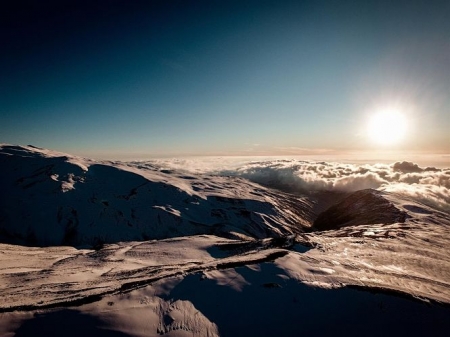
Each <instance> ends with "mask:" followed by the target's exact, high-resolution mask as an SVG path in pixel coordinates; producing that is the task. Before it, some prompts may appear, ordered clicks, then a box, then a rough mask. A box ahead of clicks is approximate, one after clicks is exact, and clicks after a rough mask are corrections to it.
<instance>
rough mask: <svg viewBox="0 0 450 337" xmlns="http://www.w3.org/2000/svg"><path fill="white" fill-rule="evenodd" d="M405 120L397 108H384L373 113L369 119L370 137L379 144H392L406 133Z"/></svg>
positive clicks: (397, 141)
mask: <svg viewBox="0 0 450 337" xmlns="http://www.w3.org/2000/svg"><path fill="white" fill-rule="evenodd" d="M406 129H407V121H406V118H405V116H404V115H403V114H402V113H400V112H399V111H397V110H384V111H380V112H378V113H376V114H375V115H373V116H372V117H371V118H370V120H369V125H368V134H369V137H370V139H371V140H372V141H373V142H375V143H376V144H379V145H394V144H397V143H399V142H400V141H401V140H402V139H403V138H404V137H405V135H406Z"/></svg>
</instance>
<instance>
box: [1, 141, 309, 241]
mask: <svg viewBox="0 0 450 337" xmlns="http://www.w3.org/2000/svg"><path fill="white" fill-rule="evenodd" d="M0 165H1V168H2V174H1V176H0V184H1V186H2V202H1V205H0V223H1V225H0V235H1V238H2V241H3V242H8V243H18V244H26V245H75V246H82V245H88V246H89V245H91V246H92V245H97V244H99V243H112V242H118V241H137V240H150V239H164V238H171V237H179V236H186V235H197V234H215V235H219V236H225V237H233V238H256V239H261V238H266V237H280V236H286V235H290V234H295V233H301V232H303V231H304V230H305V228H308V227H310V225H311V221H312V217H313V213H312V209H311V208H312V203H311V202H309V201H308V200H306V199H305V198H301V197H298V196H293V195H290V194H285V193H280V192H275V191H273V190H270V189H268V188H265V187H262V186H260V185H257V184H254V183H251V182H249V181H246V180H244V179H242V178H236V177H219V176H214V177H213V176H206V175H199V176H193V175H184V174H177V173H176V172H169V171H167V170H162V169H158V168H157V167H152V166H149V165H146V166H145V167H136V166H130V165H127V164H126V163H112V162H94V161H92V160H86V159H82V158H77V157H74V156H70V155H67V154H63V153H57V152H52V151H48V150H44V149H39V148H36V147H32V146H25V147H20V146H9V145H3V146H1V147H0Z"/></svg>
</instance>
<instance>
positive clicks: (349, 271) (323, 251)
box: [0, 145, 450, 336]
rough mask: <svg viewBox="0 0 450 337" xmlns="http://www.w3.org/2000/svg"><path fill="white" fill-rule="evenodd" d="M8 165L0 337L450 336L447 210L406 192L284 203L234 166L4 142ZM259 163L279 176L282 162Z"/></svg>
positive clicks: (363, 192) (318, 196) (293, 197)
mask: <svg viewBox="0 0 450 337" xmlns="http://www.w3.org/2000/svg"><path fill="white" fill-rule="evenodd" d="M0 163H1V166H0V167H1V170H2V172H1V175H0V184H1V185H0V186H2V191H1V199H0V200H1V204H0V230H1V236H0V239H1V241H2V243H0V294H1V298H2V301H1V303H0V336H13V335H14V334H16V336H30V335H33V333H35V331H36V329H41V332H42V333H44V334H46V335H49V336H50V335H59V334H60V333H61V331H62V329H66V327H68V326H69V327H70V328H69V329H68V330H67V331H65V332H64V334H65V335H68V336H77V335H81V334H85V335H86V334H87V335H94V334H95V335H99V336H158V335H165V336H192V335H195V336H248V335H260V336H276V335H283V336H295V335H298V334H299V333H304V334H308V335H310V334H317V335H345V336H359V335H361V331H364V334H365V335H368V336H379V335H385V334H391V335H392V334H394V333H395V334H399V335H405V334H407V335H409V336H423V335H434V336H446V335H447V333H448V329H449V328H450V323H449V321H448V319H447V318H448V317H449V314H450V306H449V305H450V256H449V254H448V247H450V230H449V229H450V215H449V213H448V212H446V211H445V209H446V208H445V205H444V207H442V205H441V204H436V203H434V202H433V201H432V202H427V200H425V202H423V201H424V200H423V196H421V197H420V198H417V197H415V195H414V193H410V192H411V191H410V190H408V193H403V192H404V191H402V190H397V191H395V192H394V191H387V188H384V187H382V188H379V189H378V190H374V189H359V190H356V191H353V190H352V189H350V190H348V189H347V190H338V191H337V190H335V189H330V190H326V189H320V188H319V189H317V190H309V191H308V193H303V192H304V186H303V185H302V188H303V190H302V191H303V192H302V191H301V190H295V189H294V190H291V192H293V193H287V192H282V191H280V190H277V189H272V188H269V187H264V186H262V185H259V184H258V183H256V182H251V181H249V180H247V179H246V178H244V177H242V175H241V174H239V172H240V169H238V170H236V171H235V172H236V174H230V172H227V174H224V175H217V171H216V172H215V173H208V172H197V173H193V172H189V171H187V170H181V169H168V168H167V167H162V166H160V165H158V164H157V163H151V162H141V163H137V162H135V163H119V162H95V161H92V160H88V159H83V158H78V157H74V156H70V155H67V154H62V153H57V152H53V151H49V150H44V149H39V148H35V147H31V146H27V147H19V146H11V145H2V146H1V148H0ZM252 165H255V164H252ZM257 165H260V166H263V165H265V167H270V169H269V172H270V174H271V176H272V177H273V172H274V171H273V167H275V166H276V164H275V163H273V162H271V163H266V164H262V163H258V164H257ZM283 165H284V164H283ZM283 165H281V166H282V167H281V169H282V170H286V168H285V167H284V166H283ZM311 165H312V166H314V165H316V166H314V167H317V166H318V164H311ZM321 165H322V164H321ZM250 166H251V165H250ZM398 167H400V166H398V165H397V168H398ZM401 167H403V169H404V170H406V169H408V170H415V171H418V170H422V169H420V168H418V167H417V168H416V167H414V166H411V165H409V164H402V165H401ZM378 170H379V168H378ZM264 172H266V171H264ZM432 172H435V174H436V176H439V177H440V178H439V179H441V180H440V181H444V182H445V180H442V179H443V178H445V177H446V173H445V172H447V171H439V172H438V171H432V170H427V171H425V170H422V171H420V173H423V174H426V179H427V181H428V182H429V181H430V180H431V179H435V180H436V181H439V179H438V178H436V177H435V176H433V175H432ZM366 173H367V172H366ZM366 173H363V174H366ZM416 173H417V172H416ZM328 174H329V175H330V176H331V173H330V172H329V173H328ZM258 177H259V178H261V175H258ZM285 177H286V176H285ZM442 177H443V178H442ZM356 178H357V179H356V180H358V179H359V178H358V177H356ZM370 179H372V178H370ZM424 179H425V178H424ZM252 180H256V179H252ZM264 182H265V183H264ZM267 182H268V181H267V180H265V181H261V183H264V185H271V186H273V187H275V186H277V187H278V188H283V189H284V190H285V191H286V190H288V189H292V185H289V184H288V185H286V184H284V185H283V184H282V185H280V184H279V183H278V182H277V181H275V180H272V184H270V183H267ZM363 185H364V187H367V186H365V184H363ZM445 186H446V185H444V188H446V187H445ZM433 205H437V206H436V207H434V206H433ZM25 245H26V246H25ZM360 290H368V291H371V292H370V293H369V292H366V291H360ZM393 295H395V296H393ZM411 299H415V300H416V301H411ZM424 303H427V305H425V304H424ZM61 308H68V309H61ZM274 308H275V309H274ZM58 322H63V323H58Z"/></svg>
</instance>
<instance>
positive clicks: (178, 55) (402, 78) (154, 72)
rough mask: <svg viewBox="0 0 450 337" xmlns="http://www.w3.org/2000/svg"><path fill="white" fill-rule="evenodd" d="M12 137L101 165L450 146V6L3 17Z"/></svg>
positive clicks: (256, 4) (228, 5)
mask: <svg viewBox="0 0 450 337" xmlns="http://www.w3.org/2000/svg"><path fill="white" fill-rule="evenodd" d="M1 15H2V18H1V19H2V20H1V21H2V23H1V24H0V29H1V36H0V38H1V39H2V46H4V47H3V48H2V53H1V55H0V72H1V74H2V75H1V77H0V142H4V143H13V144H33V145H36V146H41V147H46V148H51V149H56V150H61V151H66V152H71V153H75V154H81V155H87V156H93V157H108V156H109V157H111V158H127V157H133V156H141V157H142V156H149V157H150V156H166V155H167V156H177V155H227V154H230V155H241V154H249V155H259V154H267V155H276V154H286V153H289V154H303V153H322V152H324V151H334V152H337V153H338V152H346V151H377V150H380V149H379V148H378V147H377V146H379V145H376V144H372V143H371V142H370V140H368V139H367V137H366V135H365V133H366V132H365V129H366V124H367V121H368V120H369V118H370V115H371V114H373V113H376V111H377V110H379V109H383V108H391V107H395V108H396V109H398V110H401V112H402V113H404V114H405V116H406V117H407V118H408V121H409V122H408V134H407V136H406V137H405V139H404V140H403V141H402V142H401V143H400V144H396V145H395V146H394V145H392V146H391V148H385V149H383V150H399V151H419V152H429V153H431V152H450V135H449V134H450V133H449V132H448V130H450V95H449V93H450V56H449V55H450V20H448V17H449V16H450V3H449V2H448V1H395V2H392V1H366V2H361V1H339V2H337V1H282V0H280V1H246V2H244V1H170V0H169V1H138V2H133V4H130V3H129V2H128V1H68V2H54V3H53V2H51V1H46V2H44V3H43V4H42V3H41V2H39V4H36V3H35V4H27V5H22V4H21V5H20V6H16V7H15V8H14V7H12V6H11V7H9V8H6V10H5V11H2V14H1Z"/></svg>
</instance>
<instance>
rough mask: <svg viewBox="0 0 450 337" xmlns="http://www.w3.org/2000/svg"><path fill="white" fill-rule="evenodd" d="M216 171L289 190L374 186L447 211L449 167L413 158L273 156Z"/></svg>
mask: <svg viewBox="0 0 450 337" xmlns="http://www.w3.org/2000/svg"><path fill="white" fill-rule="evenodd" d="M219 174H221V175H234V176H239V177H243V178H246V179H249V180H251V181H254V182H257V183H260V184H264V185H269V186H271V187H274V188H279V189H282V190H285V191H290V192H308V191H314V190H334V191H348V192H351V191H357V190H361V189H366V188H374V189H378V190H384V191H388V192H397V193H402V194H404V195H408V196H410V197H413V198H414V199H415V200H417V201H420V202H422V203H424V204H428V205H430V206H433V207H435V208H438V209H440V210H443V211H446V212H450V169H438V168H435V167H426V168H421V167H419V166H418V165H417V164H415V163H412V162H397V163H394V164H391V165H388V164H365V165H355V164H343V163H333V162H307V161H298V160H276V161H260V162H252V163H248V164H246V165H243V166H241V167H239V168H237V169H234V170H222V171H220V172H219Z"/></svg>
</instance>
